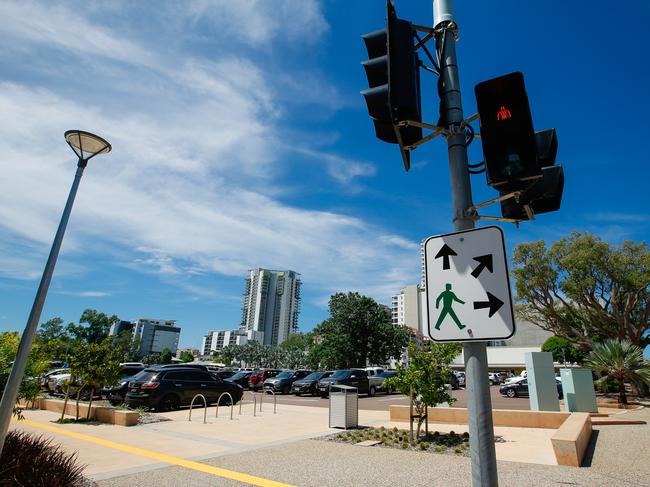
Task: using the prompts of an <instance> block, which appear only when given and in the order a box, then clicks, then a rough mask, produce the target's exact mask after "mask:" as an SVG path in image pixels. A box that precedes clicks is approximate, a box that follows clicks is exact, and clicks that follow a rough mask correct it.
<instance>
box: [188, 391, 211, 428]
mask: <svg viewBox="0 0 650 487" xmlns="http://www.w3.org/2000/svg"><path fill="white" fill-rule="evenodd" d="M197 397H200V398H201V399H203V424H205V417H206V415H207V414H208V401H206V400H205V396H204V395H203V394H196V395H195V396H194V397H193V398H192V402H191V403H190V417H189V418H187V420H188V421H192V407H193V406H194V401H195V400H196V398H197Z"/></svg>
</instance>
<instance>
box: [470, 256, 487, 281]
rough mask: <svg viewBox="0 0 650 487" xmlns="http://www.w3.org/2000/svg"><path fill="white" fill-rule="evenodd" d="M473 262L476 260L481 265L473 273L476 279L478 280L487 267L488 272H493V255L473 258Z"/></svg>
mask: <svg viewBox="0 0 650 487" xmlns="http://www.w3.org/2000/svg"><path fill="white" fill-rule="evenodd" d="M472 260H475V261H476V262H478V264H479V265H478V266H477V267H476V269H474V270H473V271H472V276H473V277H475V278H476V279H478V276H479V275H480V274H481V272H482V271H483V269H485V268H486V267H487V270H488V271H490V272H492V254H486V255H479V256H478V257H473V258H472Z"/></svg>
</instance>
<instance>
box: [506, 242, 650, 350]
mask: <svg viewBox="0 0 650 487" xmlns="http://www.w3.org/2000/svg"><path fill="white" fill-rule="evenodd" d="M513 264H514V270H513V275H514V277H515V279H516V281H517V286H516V289H517V300H518V301H519V302H520V303H521V304H520V305H519V306H518V309H517V311H518V314H519V316H520V317H521V318H523V319H526V320H528V321H530V322H532V323H534V324H536V325H538V326H539V327H541V328H543V329H545V330H548V331H551V332H553V333H554V334H555V335H557V336H559V337H562V338H565V339H566V340H568V341H570V342H571V343H573V344H575V345H576V347H577V348H578V349H580V350H583V351H588V350H590V349H592V348H593V347H594V346H595V344H597V343H599V342H602V341H603V340H606V339H610V338H612V339H616V340H629V341H630V342H632V343H633V344H634V345H637V346H639V347H641V348H644V347H645V346H647V345H649V344H650V336H648V335H646V334H645V332H646V330H647V329H648V326H649V325H650V250H649V249H648V247H647V246H646V245H645V244H635V243H634V242H630V241H626V242H623V243H622V244H621V245H620V247H618V248H614V247H612V246H611V245H610V244H608V243H606V242H603V241H602V240H601V239H600V238H598V237H596V236H593V235H589V234H583V233H577V232H574V233H572V234H571V235H570V236H568V237H565V238H562V239H560V240H559V241H557V242H555V243H554V244H553V245H552V246H551V247H550V248H546V245H545V243H544V241H538V242H532V243H525V244H521V245H518V246H517V247H516V248H515V251H514V257H513Z"/></svg>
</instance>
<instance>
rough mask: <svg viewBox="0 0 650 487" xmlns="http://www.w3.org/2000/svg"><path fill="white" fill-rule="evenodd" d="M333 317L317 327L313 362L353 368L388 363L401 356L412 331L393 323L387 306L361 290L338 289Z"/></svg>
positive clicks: (331, 304)
mask: <svg viewBox="0 0 650 487" xmlns="http://www.w3.org/2000/svg"><path fill="white" fill-rule="evenodd" d="M329 312H330V317H329V318H328V319H326V320H325V321H323V322H322V323H321V324H319V325H318V326H317V327H316V328H315V329H314V337H315V338H314V341H315V342H317V344H316V345H314V347H312V349H311V353H313V354H315V355H314V357H313V358H312V359H310V362H311V363H313V362H315V361H318V362H319V365H320V366H321V367H327V368H337V367H338V368H350V367H365V366H366V365H368V364H385V363H387V362H388V360H389V359H390V358H391V357H398V356H400V354H401V353H402V348H404V347H405V346H406V345H407V343H408V340H409V331H408V330H407V329H406V328H405V327H402V326H396V325H393V323H392V319H391V314H390V311H389V309H388V308H387V307H385V306H382V305H380V304H378V303H376V302H375V301H374V300H373V299H372V298H369V297H367V296H362V295H360V294H359V293H356V292H355V293H352V292H351V293H347V294H344V293H337V294H334V295H333V296H331V298H330V302H329Z"/></svg>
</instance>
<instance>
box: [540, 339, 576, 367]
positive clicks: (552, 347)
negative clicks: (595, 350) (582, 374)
mask: <svg viewBox="0 0 650 487" xmlns="http://www.w3.org/2000/svg"><path fill="white" fill-rule="evenodd" d="M542 352H551V354H552V355H553V361H554V362H558V363H564V362H569V363H578V364H579V363H582V361H583V360H584V359H585V357H586V353H585V352H582V351H580V350H578V349H577V348H576V347H575V346H574V345H573V344H572V343H571V342H570V341H569V340H567V339H566V338H562V337H556V336H552V337H548V338H547V339H546V341H545V342H544V343H543V344H542Z"/></svg>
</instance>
